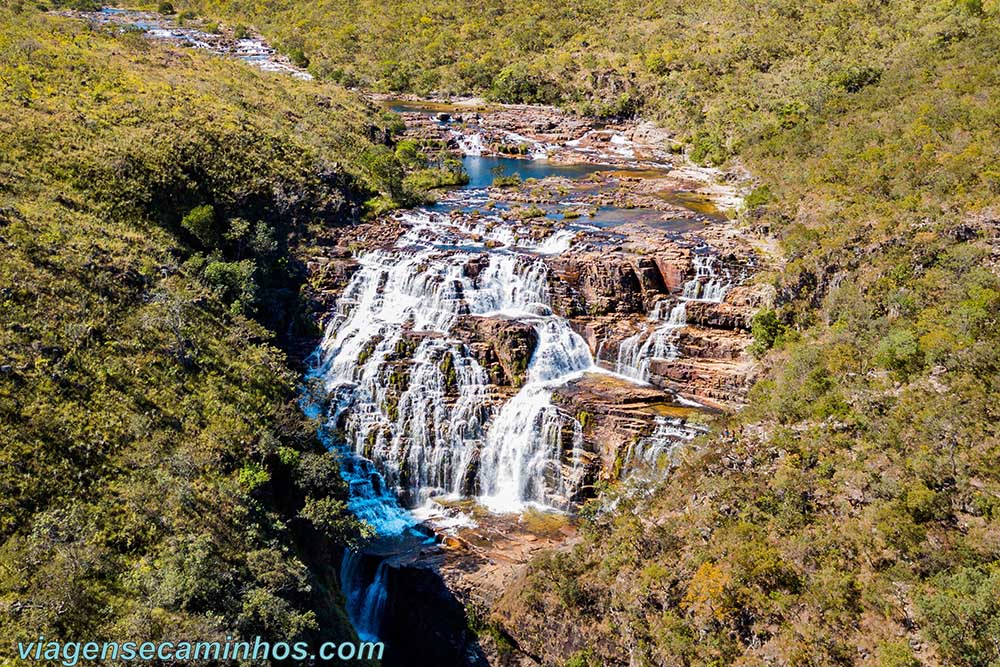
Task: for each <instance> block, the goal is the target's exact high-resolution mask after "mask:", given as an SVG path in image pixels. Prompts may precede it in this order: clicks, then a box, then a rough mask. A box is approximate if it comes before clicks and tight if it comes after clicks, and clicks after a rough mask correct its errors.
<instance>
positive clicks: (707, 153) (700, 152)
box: [690, 132, 729, 166]
mask: <svg viewBox="0 0 1000 667" xmlns="http://www.w3.org/2000/svg"><path fill="white" fill-rule="evenodd" d="M690 156H691V159H692V160H693V161H694V162H696V163H698V164H703V165H716V166H717V165H720V164H722V163H723V162H725V161H726V159H727V158H728V157H729V152H728V151H727V150H726V146H725V143H724V142H723V140H722V138H721V137H719V135H717V134H715V133H711V132H699V133H698V134H696V135H695V137H694V140H693V141H692V142H691V153H690Z"/></svg>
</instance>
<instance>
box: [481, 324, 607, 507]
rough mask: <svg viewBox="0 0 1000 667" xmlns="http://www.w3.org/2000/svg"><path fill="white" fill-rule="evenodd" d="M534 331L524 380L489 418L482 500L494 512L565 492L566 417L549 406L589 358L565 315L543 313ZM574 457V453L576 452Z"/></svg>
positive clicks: (545, 501)
mask: <svg viewBox="0 0 1000 667" xmlns="http://www.w3.org/2000/svg"><path fill="white" fill-rule="evenodd" d="M536 330H537V332H538V345H537V347H536V348H535V353H534V355H533V356H532V358H531V362H530V363H529V365H528V379H527V382H526V383H525V385H524V386H523V387H522V388H521V390H520V391H519V392H518V393H517V394H515V395H514V397H513V398H511V399H510V400H509V401H507V403H506V404H504V406H503V408H502V409H501V410H500V413H499V414H498V415H497V417H496V419H495V420H494V421H493V424H492V425H491V426H490V429H489V432H488V433H487V435H486V443H485V445H484V447H483V451H482V454H481V457H480V459H481V460H480V468H479V482H480V488H481V490H482V498H481V500H482V502H483V503H484V504H485V505H486V506H487V507H489V508H490V509H491V510H493V511H497V512H509V511H516V510H518V509H520V508H521V507H523V506H524V504H525V503H537V504H542V505H545V504H549V501H550V500H551V499H552V498H553V497H559V496H563V497H565V496H566V495H568V493H567V491H568V490H567V489H566V488H565V485H564V483H563V479H562V471H561V458H562V456H561V454H562V432H563V427H564V426H565V424H566V422H565V419H566V418H565V417H563V416H562V415H561V414H560V413H559V411H558V409H557V408H556V407H555V406H554V405H552V388H553V387H555V386H558V385H560V384H563V383H565V382H567V381H569V380H570V379H572V378H574V377H579V376H580V375H581V374H582V373H583V372H584V371H586V370H590V369H592V368H593V366H594V361H593V359H592V358H591V356H590V350H589V348H588V347H587V344H586V342H585V341H584V340H583V338H582V337H580V335H579V334H577V333H576V332H574V331H573V330H572V329H571V328H570V326H569V323H568V322H566V321H565V320H563V319H561V318H557V317H551V318H546V319H544V320H542V321H540V322H538V323H537V324H536ZM574 421H575V420H574ZM575 433H576V429H575V428H574V434H575ZM577 446H579V445H578V443H576V442H575V436H574V449H575V448H576V447H577ZM573 456H574V458H578V457H579V452H574V454H573Z"/></svg>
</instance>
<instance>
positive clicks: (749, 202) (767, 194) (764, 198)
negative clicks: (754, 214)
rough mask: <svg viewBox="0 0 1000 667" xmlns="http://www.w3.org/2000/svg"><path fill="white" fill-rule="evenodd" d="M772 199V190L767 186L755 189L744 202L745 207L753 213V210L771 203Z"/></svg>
mask: <svg viewBox="0 0 1000 667" xmlns="http://www.w3.org/2000/svg"><path fill="white" fill-rule="evenodd" d="M771 197H772V195H771V190H770V189H769V188H768V187H767V186H766V185H761V186H760V187H756V188H754V189H753V190H752V191H751V192H750V194H748V195H747V196H746V199H744V200H743V205H744V206H745V207H746V208H747V209H748V210H751V211H752V210H753V209H755V208H759V207H761V206H764V205H765V204H767V203H768V202H770V201H771Z"/></svg>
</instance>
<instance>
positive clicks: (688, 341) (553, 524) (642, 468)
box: [309, 104, 770, 665]
mask: <svg viewBox="0 0 1000 667" xmlns="http://www.w3.org/2000/svg"><path fill="white" fill-rule="evenodd" d="M401 110H402V113H403V116H404V118H405V119H406V121H407V124H408V126H409V129H408V131H407V136H410V137H414V138H418V139H420V140H421V141H424V142H438V143H439V144H440V145H445V146H447V147H449V148H450V149H452V150H454V151H455V152H456V153H459V152H461V153H463V154H464V155H465V159H469V156H470V151H471V152H473V153H472V154H473V157H474V158H477V159H478V158H482V157H483V156H487V157H489V156H493V157H495V156H497V155H510V154H511V153H512V150H514V152H516V154H517V156H518V157H517V158H516V159H511V160H509V161H507V162H501V163H497V164H498V165H499V166H501V167H503V168H506V169H516V168H517V165H518V164H528V163H529V161H528V159H527V157H529V156H532V155H534V156H536V157H537V156H539V155H540V154H541V153H542V152H544V153H545V154H546V155H548V156H550V157H551V158H552V161H553V163H555V164H567V165H568V164H570V163H571V161H572V160H578V161H583V162H584V163H587V164H590V165H596V164H598V163H600V164H605V165H610V168H609V169H607V170H604V171H597V172H592V173H590V174H589V175H588V174H586V173H585V174H583V175H579V174H578V175H577V176H574V177H570V176H567V175H565V174H562V173H552V174H548V175H543V176H541V177H540V178H537V179H534V178H533V179H530V180H523V179H522V180H520V182H517V181H516V180H515V181H513V182H511V183H508V184H506V185H505V186H504V187H484V186H481V185H480V186H476V187H470V188H468V189H465V190H455V191H450V192H443V193H441V195H440V197H441V202H440V203H439V204H438V205H434V206H430V207H427V208H426V209H422V210H417V211H404V212H399V213H392V214H387V215H385V216H382V217H381V218H379V219H377V220H374V221H371V222H367V223H364V224H361V225H357V226H353V227H349V228H343V229H339V230H335V231H332V232H331V234H332V239H331V240H330V241H329V242H328V243H327V244H326V246H324V248H323V249H322V250H321V252H319V253H317V255H318V256H317V257H314V258H312V260H311V263H310V264H309V268H310V275H311V276H312V278H313V280H312V282H311V289H313V290H315V294H316V295H318V296H320V297H322V298H323V299H325V301H324V303H325V304H328V306H327V308H328V310H327V312H326V313H325V315H324V317H323V321H324V323H325V324H326V326H327V335H326V339H325V341H324V346H323V348H322V349H325V350H326V354H327V355H328V357H329V360H328V361H327V363H329V364H331V365H332V366H333V367H338V364H341V363H342V362H343V363H346V362H347V361H349V360H348V359H347V357H346V356H345V353H344V350H346V349H349V348H350V347H351V345H352V343H351V340H352V337H356V336H357V332H356V331H355V329H352V327H357V326H360V324H363V325H364V326H366V327H371V328H372V332H373V333H372V334H371V335H369V338H368V342H367V343H365V344H364V345H363V346H357V347H356V349H357V352H356V355H357V358H356V359H355V365H356V366H357V368H358V369H360V370H353V371H352V370H351V369H350V368H349V367H347V366H344V367H343V369H342V370H339V371H336V373H334V372H333V371H326V372H325V377H326V378H327V382H330V378H331V377H339V378H340V379H339V380H337V382H339V383H340V385H339V386H344V387H350V388H351V391H353V392H355V393H357V392H362V393H363V394H364V395H366V396H369V398H366V399H365V400H366V401H367V402H366V403H362V404H360V405H359V404H358V402H357V399H351V402H349V403H345V405H348V406H350V407H351V410H352V411H350V412H341V413H338V414H341V415H346V417H342V418H341V419H342V420H343V421H341V422H338V424H337V427H338V428H339V429H342V432H343V433H344V434H345V437H346V438H347V440H348V442H353V443H354V444H353V445H351V450H352V451H353V452H360V453H361V454H363V455H364V456H365V457H368V458H370V459H371V460H373V461H375V464H376V465H375V467H376V468H377V469H378V470H379V471H380V473H381V474H382V476H383V477H384V479H385V480H386V483H387V484H388V486H389V487H391V488H394V489H395V491H394V495H395V497H396V498H401V499H403V501H404V502H406V503H408V504H409V505H411V506H415V505H421V504H422V503H423V504H424V505H423V506H424V507H427V506H430V507H433V510H432V512H433V514H434V516H435V517H436V518H435V519H433V520H431V525H437V526H439V528H438V530H439V537H440V539H439V543H438V545H437V546H436V547H432V548H429V549H425V550H422V551H421V552H420V553H419V554H416V555H415V556H414V557H413V558H412V559H411V560H410V561H409V562H407V564H405V565H403V566H399V567H397V568H396V569H395V570H390V571H389V574H388V575H386V576H387V577H388V579H387V580H388V581H390V584H388V585H389V587H390V589H391V596H392V603H391V605H390V606H391V607H392V608H393V609H394V610H395V611H391V612H388V613H387V614H386V615H385V618H384V622H385V625H384V626H383V631H382V634H383V635H384V636H385V638H386V639H387V641H389V640H390V638H391V641H392V642H393V643H395V644H396V645H397V646H403V647H406V646H411V644H412V641H413V637H414V636H419V635H426V636H435V637H438V636H439V635H440V641H441V642H442V644H443V645H447V646H449V647H450V649H449V653H448V655H442V656H438V657H436V658H435V660H440V661H443V663H442V664H451V663H449V662H448V661H449V660H453V659H455V657H454V656H457V655H468V656H473V657H468V658H467V659H468V660H469V661H470V662H468V664H480V663H478V662H476V661H477V660H481V659H482V660H485V661H486V664H492V665H521V664H538V663H539V662H540V663H543V664H549V663H550V662H551V661H552V660H554V659H555V656H565V655H570V654H572V653H573V651H574V650H576V648H578V647H576V644H575V642H578V640H579V638H575V637H574V634H573V633H572V631H571V629H569V628H562V629H558V628H557V631H555V632H554V634H553V635H552V637H553V644H552V646H551V647H547V648H546V647H542V648H539V647H538V646H533V647H527V646H525V647H522V646H520V645H519V640H518V638H519V637H527V636H530V635H531V634H532V633H534V632H535V631H536V630H538V629H537V628H536V629H531V628H525V627H522V626H521V623H522V619H520V618H519V616H518V614H517V612H516V610H513V609H508V608H507V607H506V606H505V602H504V600H505V592H506V591H507V590H509V589H512V588H516V587H517V586H518V582H519V580H520V578H521V577H523V576H524V573H525V569H526V564H527V562H528V561H529V560H530V558H532V557H533V556H534V555H536V554H537V553H538V552H540V551H542V550H545V549H553V548H565V547H566V546H567V545H569V544H572V542H573V540H574V536H575V528H574V527H573V520H572V518H571V513H572V511H573V510H574V509H575V508H577V507H579V506H580V504H581V503H583V502H584V501H586V500H587V499H588V498H590V497H592V496H593V495H594V488H595V485H596V484H597V483H599V482H612V483H613V482H616V481H619V480H621V479H623V478H625V477H628V476H632V475H654V476H655V475H662V474H664V472H665V470H667V469H669V466H670V461H671V460H672V456H673V451H674V449H675V448H677V447H682V446H685V444H686V443H688V442H690V441H692V440H693V439H694V438H696V437H697V436H698V434H700V433H702V432H704V431H705V429H706V426H705V424H706V423H707V422H708V421H710V420H711V418H712V413H713V411H715V410H730V409H736V408H738V407H739V406H740V405H741V404H742V402H743V401H744V400H745V398H746V395H747V392H748V391H749V387H750V385H751V384H752V378H753V373H754V363H753V361H752V359H751V358H750V357H749V356H748V355H747V353H746V350H747V348H748V346H749V344H750V342H751V337H750V334H749V323H750V321H751V319H752V316H753V314H754V313H755V312H756V310H757V309H759V308H761V307H762V306H764V305H766V304H767V303H768V300H769V298H770V295H769V294H768V293H767V292H766V291H765V290H763V289H761V288H758V287H756V286H755V285H754V284H753V281H752V279H753V276H754V275H755V274H756V273H758V272H759V271H761V270H762V269H764V268H765V267H766V266H767V262H768V258H767V255H766V253H765V252H762V249H766V248H765V246H764V244H763V243H761V242H760V241H759V240H757V239H753V238H749V237H746V236H744V235H743V234H741V233H740V232H739V231H738V230H736V229H735V227H734V224H733V223H732V222H731V221H730V219H729V216H730V215H731V213H729V212H728V210H729V209H731V208H732V206H733V204H734V202H736V201H737V199H738V197H737V196H736V194H735V191H734V189H733V188H732V187H731V186H729V185H728V184H726V183H724V182H720V181H719V180H717V176H718V175H717V174H713V173H711V172H707V171H704V170H698V169H692V168H690V167H687V166H684V165H682V164H681V160H680V159H679V158H678V157H677V156H675V155H671V154H670V152H669V146H668V145H667V144H664V143H663V141H662V140H663V135H662V134H658V133H657V132H656V131H654V130H652V129H651V128H648V127H644V126H641V125H640V124H623V125H620V126H614V127H604V128H600V129H596V128H594V127H593V126H592V125H590V124H589V122H588V121H587V120H586V119H578V118H572V117H569V116H566V115H565V114H562V113H561V112H558V111H554V110H542V109H533V108H532V109H530V110H528V109H525V108H522V107H516V108H503V109H495V108H491V107H488V106H482V107H479V106H476V105H475V104H466V105H459V106H457V107H456V106H455V105H450V106H436V105H430V106H428V107H426V108H421V109H415V108H414V109H401ZM515 135H516V136H515ZM514 140H516V141H514ZM504 142H506V143H504ZM643 142H647V143H643ZM657 142H659V143H657ZM654 144H655V145H654ZM512 146H516V149H512ZM536 162H537V160H536ZM532 164H534V163H532ZM534 167H535V169H534V171H533V172H532V173H542V174H545V172H544V170H542V171H541V172H540V171H539V169H538V167H537V165H534ZM338 295H339V296H338ZM383 302H384V303H383ZM359 309H362V310H363V309H368V311H370V315H369V319H368V320H365V322H362V323H360V324H352V323H351V322H352V317H356V312H357V311H358V310H359ZM376 332H377V333H376ZM366 335H368V334H366ZM380 350H381V351H380ZM380 355H381V356H380ZM373 360H375V361H373ZM337 373H339V375H337ZM456 415H459V416H460V418H458V419H456ZM352 420H353V421H352ZM529 445H530V446H529ZM512 457H513V458H512ZM518 457H520V458H518ZM497 480H501V481H502V483H499V482H498V481H497ZM510 488H515V489H518V490H519V491H518V493H519V495H517V496H516V500H517V501H518V502H517V503H515V507H516V508H517V510H516V511H515V512H514V513H500V514H497V513H494V512H493V511H489V510H495V508H496V505H495V503H496V502H497V500H498V498H500V500H503V502H505V503H507V502H508V501H509V498H507V497H503V495H502V493H500V494H499V495H498V493H499V492H500V491H502V490H503V489H510ZM456 498H465V499H468V498H476V499H477V500H478V502H473V501H471V500H465V499H463V500H456ZM524 501H529V502H528V503H527V504H525V503H524ZM532 503H538V504H542V505H546V506H548V507H557V508H561V509H563V510H570V514H569V515H565V514H553V513H551V511H543V512H538V511H536V510H532V509H530V507H532ZM502 507H504V508H507V507H509V505H502ZM505 511H507V512H510V511H511V510H509V509H506V510H505ZM435 522H436V523H435ZM435 577H437V578H438V579H435ZM391 582H396V583H391ZM420 605H423V606H424V608H426V610H427V612H428V613H434V614H438V613H439V612H440V615H441V618H442V619H443V620H442V621H441V626H440V627H427V628H424V627H423V625H422V623H423V621H422V619H421V618H420V617H419V616H414V614H415V613H416V614H419V612H414V609H417V608H419V607H420ZM458 609H464V611H465V615H466V616H470V615H471V616H472V617H473V619H474V621H473V622H471V623H470V625H469V627H466V626H462V627H459V624H458V621H457V619H458V614H457V611H456V610H458ZM556 625H558V624H556ZM549 649H551V650H549ZM406 650H410V649H406ZM413 650H416V649H415V648H414V649H413ZM470 651H471V652H470Z"/></svg>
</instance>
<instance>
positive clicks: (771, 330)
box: [750, 308, 785, 359]
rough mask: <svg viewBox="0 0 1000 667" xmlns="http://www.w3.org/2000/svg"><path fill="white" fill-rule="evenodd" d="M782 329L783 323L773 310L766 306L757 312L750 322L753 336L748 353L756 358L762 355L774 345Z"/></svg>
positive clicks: (783, 327) (783, 328)
mask: <svg viewBox="0 0 1000 667" xmlns="http://www.w3.org/2000/svg"><path fill="white" fill-rule="evenodd" d="M784 331H785V325H784V324H782V323H781V321H780V320H779V319H778V315H777V314H776V313H775V312H774V311H773V310H771V309H770V308H768V309H766V310H762V311H760V312H758V313H757V314H756V315H754V316H753V320H751V322H750V334H751V335H752V336H753V343H752V344H751V345H750V354H752V355H753V356H755V357H757V358H758V359H759V358H761V357H763V356H764V355H765V354H766V353H767V351H768V350H770V349H771V348H772V347H774V344H775V343H776V342H777V341H778V338H779V337H780V336H781V335H782V334H783V333H784Z"/></svg>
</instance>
